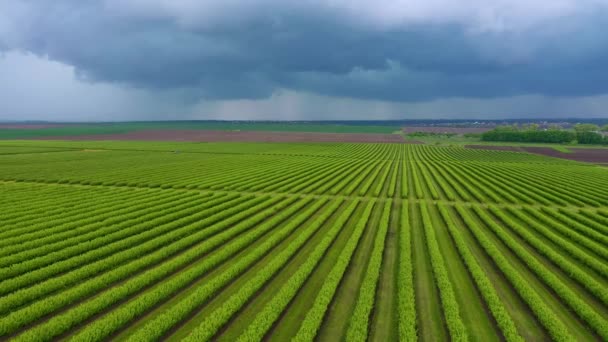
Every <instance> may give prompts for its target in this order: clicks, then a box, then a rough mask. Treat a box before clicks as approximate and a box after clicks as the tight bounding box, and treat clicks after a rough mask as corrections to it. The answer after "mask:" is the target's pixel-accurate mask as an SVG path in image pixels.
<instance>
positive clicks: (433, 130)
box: [402, 126, 492, 134]
mask: <svg viewBox="0 0 608 342" xmlns="http://www.w3.org/2000/svg"><path fill="white" fill-rule="evenodd" d="M402 130H403V133H415V132H425V133H456V134H466V133H483V132H487V131H490V130H492V128H489V127H487V128H486V127H440V126H434V127H426V126H406V127H403V128H402Z"/></svg>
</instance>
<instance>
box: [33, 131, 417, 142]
mask: <svg viewBox="0 0 608 342" xmlns="http://www.w3.org/2000/svg"><path fill="white" fill-rule="evenodd" d="M38 139H40V140H140V141H192V142H196V141H199V142H222V141H226V142H353V143H358V142H363V143H406V142H407V143H420V144H422V142H419V141H411V140H408V141H405V140H403V137H402V136H401V135H399V134H367V133H306V132H253V131H206V130H149V131H136V132H129V133H124V134H92V135H79V136H55V137H41V138H38Z"/></svg>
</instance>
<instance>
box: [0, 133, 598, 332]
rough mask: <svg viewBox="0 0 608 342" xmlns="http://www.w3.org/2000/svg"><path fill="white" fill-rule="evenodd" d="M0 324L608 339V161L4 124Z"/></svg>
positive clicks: (11, 327)
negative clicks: (88, 132)
mask: <svg viewBox="0 0 608 342" xmlns="http://www.w3.org/2000/svg"><path fill="white" fill-rule="evenodd" d="M0 195H1V196H0V202H2V209H3V210H2V212H1V213H0V340H14V341H49V340H69V341H99V340H107V341H110V340H111V341H154V340H163V341H178V340H185V341H207V340H213V341H260V340H265V341H290V340H291V341H313V340H318V341H340V340H347V341H365V340H369V341H414V340H421V341H447V340H454V341H467V340H470V341H502V340H506V341H522V340H526V341H545V340H555V341H602V340H604V341H605V340H608V290H607V289H608V170H607V169H606V168H602V167H599V166H595V165H592V164H583V163H577V162H573V161H568V160H562V159H555V158H549V157H543V156H540V155H532V154H527V153H520V152H502V151H488V150H474V149H465V148H463V147H460V146H454V147H442V146H429V145H407V144H346V143H310V144H278V143H277V144H272V143H249V144H244V143H161V142H159V143H149V142H110V141H101V142H95V141H89V142H77V141H69V142H62V141H4V142H0Z"/></svg>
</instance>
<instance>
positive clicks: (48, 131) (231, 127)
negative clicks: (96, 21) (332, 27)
mask: <svg viewBox="0 0 608 342" xmlns="http://www.w3.org/2000/svg"><path fill="white" fill-rule="evenodd" d="M182 129H189V130H190V129H194V130H214V131H270V132H314V133H385V134H390V133H393V132H395V131H398V130H399V129H400V127H399V126H390V125H384V126H375V125H355V124H348V123H345V124H333V123H302V122H293V123H288V122H285V123H278V122H268V123H264V122H238V121H235V122H229V121H218V122H213V121H191V122H190V121H167V122H121V123H95V124H93V123H92V124H83V123H77V124H75V123H68V124H65V126H60V127H48V128H40V129H8V128H4V129H3V128H1V127H0V139H32V138H39V137H59V136H79V135H91V134H120V133H129V132H135V131H145V130H182Z"/></svg>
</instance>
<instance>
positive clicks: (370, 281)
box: [346, 200, 392, 341]
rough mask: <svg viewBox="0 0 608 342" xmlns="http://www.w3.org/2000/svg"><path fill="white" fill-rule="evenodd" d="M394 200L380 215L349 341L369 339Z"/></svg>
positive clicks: (389, 201) (350, 327)
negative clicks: (371, 316)
mask: <svg viewBox="0 0 608 342" xmlns="http://www.w3.org/2000/svg"><path fill="white" fill-rule="evenodd" d="M391 207H392V201H391V200H388V201H387V202H385V203H384V210H383V211H382V216H381V217H380V223H379V228H378V232H377V233H376V239H375V240H374V245H373V249H372V254H371V256H370V260H369V262H368V264H367V272H366V273H365V277H364V278H363V282H362V283H361V287H360V288H359V295H358V297H357V303H356V305H355V309H354V311H353V313H352V315H351V317H350V322H349V325H348V330H347V331H346V339H347V340H348V341H367V337H368V328H369V323H368V322H369V317H370V314H371V312H372V309H373V307H374V301H375V299H376V287H377V285H378V278H379V277H380V270H381V269H382V258H383V256H384V246H385V239H386V234H387V232H388V226H389V221H390V216H391Z"/></svg>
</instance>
